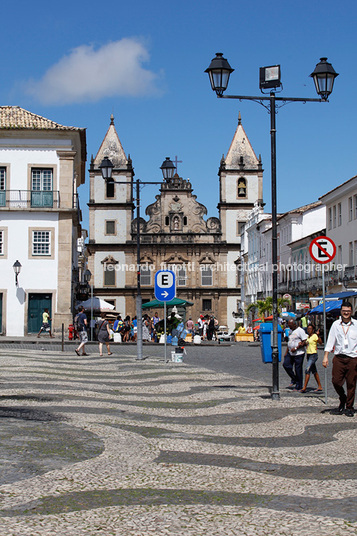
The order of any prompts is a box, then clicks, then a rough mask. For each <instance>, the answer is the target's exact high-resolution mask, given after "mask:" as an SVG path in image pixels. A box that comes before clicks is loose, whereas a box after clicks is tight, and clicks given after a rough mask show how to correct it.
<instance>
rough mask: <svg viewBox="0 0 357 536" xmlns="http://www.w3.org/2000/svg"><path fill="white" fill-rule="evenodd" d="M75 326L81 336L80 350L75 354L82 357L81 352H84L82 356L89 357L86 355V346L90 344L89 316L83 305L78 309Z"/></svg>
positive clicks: (77, 349)
mask: <svg viewBox="0 0 357 536" xmlns="http://www.w3.org/2000/svg"><path fill="white" fill-rule="evenodd" d="M74 323H75V325H76V326H77V331H78V334H79V341H80V344H79V346H78V348H76V350H75V352H76V354H77V355H80V353H79V351H80V350H82V355H88V354H86V344H87V342H88V334H87V326H88V321H87V315H86V314H85V312H84V307H83V305H81V306H80V307H79V309H78V315H77V316H76V318H75V321H74Z"/></svg>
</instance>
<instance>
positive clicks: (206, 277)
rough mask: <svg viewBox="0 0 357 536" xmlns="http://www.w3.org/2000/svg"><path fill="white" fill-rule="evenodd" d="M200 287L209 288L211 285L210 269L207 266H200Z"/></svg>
mask: <svg viewBox="0 0 357 536" xmlns="http://www.w3.org/2000/svg"><path fill="white" fill-rule="evenodd" d="M201 285H202V286H203V287H210V286H212V285H213V273H212V267H211V266H210V265H209V264H208V265H201Z"/></svg>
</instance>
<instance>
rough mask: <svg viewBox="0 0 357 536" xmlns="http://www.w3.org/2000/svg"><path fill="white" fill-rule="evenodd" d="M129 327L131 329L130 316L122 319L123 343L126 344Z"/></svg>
mask: <svg viewBox="0 0 357 536" xmlns="http://www.w3.org/2000/svg"><path fill="white" fill-rule="evenodd" d="M130 327H131V321H130V316H129V315H127V316H126V317H125V319H124V324H123V330H122V333H123V342H128V341H129V336H130Z"/></svg>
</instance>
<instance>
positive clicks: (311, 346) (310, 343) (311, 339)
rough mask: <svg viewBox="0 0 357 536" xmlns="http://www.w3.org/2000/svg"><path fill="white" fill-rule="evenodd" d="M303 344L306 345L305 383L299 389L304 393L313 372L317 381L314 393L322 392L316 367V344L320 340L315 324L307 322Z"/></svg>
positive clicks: (320, 342) (319, 342) (320, 341)
mask: <svg viewBox="0 0 357 536" xmlns="http://www.w3.org/2000/svg"><path fill="white" fill-rule="evenodd" d="M305 344H306V346H307V349H306V359H307V363H306V368H305V383H304V387H303V388H302V389H301V393H306V388H307V384H308V383H309V379H310V374H313V375H314V376H315V380H316V383H317V389H315V391H314V392H315V393H322V387H321V382H320V376H319V375H318V372H317V368H316V361H317V358H318V355H317V345H318V344H322V340H321V338H320V332H319V331H317V333H316V330H315V326H314V325H313V324H309V325H308V326H307V339H306V341H305Z"/></svg>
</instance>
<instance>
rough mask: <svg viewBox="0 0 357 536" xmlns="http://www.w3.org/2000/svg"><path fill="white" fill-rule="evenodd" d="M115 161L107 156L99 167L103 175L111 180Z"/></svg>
mask: <svg viewBox="0 0 357 536" xmlns="http://www.w3.org/2000/svg"><path fill="white" fill-rule="evenodd" d="M113 167H114V165H113V163H112V162H111V161H110V160H109V158H108V157H107V156H105V157H104V158H103V160H102V163H101V164H100V166H99V169H100V170H101V172H102V177H103V179H105V180H110V179H111V178H112V171H113Z"/></svg>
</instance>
